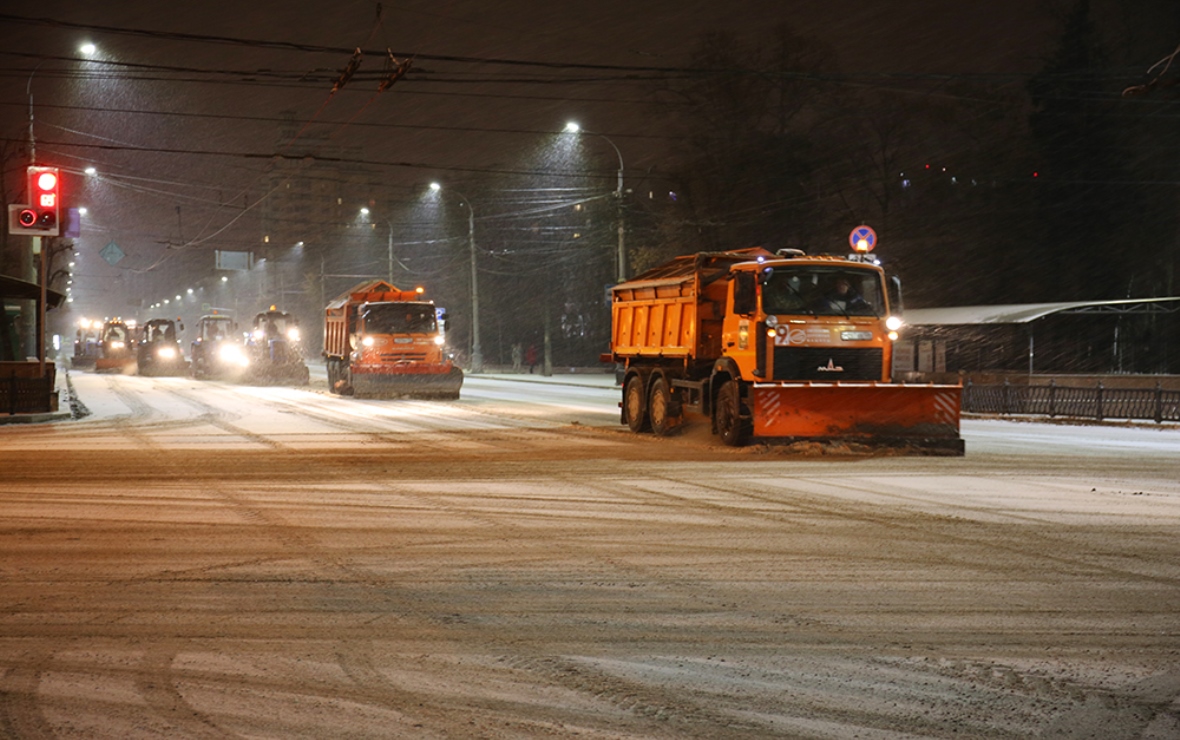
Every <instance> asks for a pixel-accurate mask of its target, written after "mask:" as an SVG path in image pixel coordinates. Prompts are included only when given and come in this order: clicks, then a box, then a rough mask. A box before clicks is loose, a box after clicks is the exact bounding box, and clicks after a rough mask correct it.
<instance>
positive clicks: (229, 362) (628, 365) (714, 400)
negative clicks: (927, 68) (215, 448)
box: [75, 240, 964, 455]
mask: <svg viewBox="0 0 1180 740" xmlns="http://www.w3.org/2000/svg"><path fill="white" fill-rule="evenodd" d="M865 244H866V242H865V241H864V240H861V241H860V242H859V243H854V244H853V247H854V249H855V251H854V253H852V254H849V255H847V256H832V255H808V254H806V253H804V252H803V251H801V250H796V249H783V250H779V251H778V252H770V251H768V250H766V249H763V248H760V247H755V248H749V249H736V250H730V251H721V252H700V253H696V254H690V255H685V256H682V257H678V258H676V259H673V260H671V261H669V262H667V263H665V264H663V265H660V266H659V267H655V268H653V269H651V270H648V271H647V272H644V273H643V274H641V275H638V276H637V277H635V278H633V279H631V280H627V281H625V282H623V283H620V284H618V285H616V286H614V287H613V288H612V289H611V339H610V352H608V353H606V354H604V355H602V356H601V358H600V359H601V360H602V362H604V363H612V364H614V365H615V367H616V368H617V372H618V375H617V377H618V378H619V380H620V384H621V386H622V400H621V402H620V404H619V406H620V409H621V414H620V422H621V423H623V424H626V425H627V426H628V427H629V428H630V429H631V430H632V431H634V432H654V433H655V434H657V435H661V436H664V435H668V434H671V433H672V432H673V431H674V430H676V429H677V428H679V427H680V426H682V425H683V424H684V423H686V420H687V415H688V414H689V413H690V412H692V413H696V414H699V415H702V416H704V417H705V418H706V419H707V420H708V421H709V422H710V425H711V429H712V431H713V433H715V434H716V435H718V436H719V437H720V439H721V441H722V442H723V443H724V444H726V445H730V446H739V445H742V444H745V443H746V442H747V441H748V440H750V439H751V438H758V439H765V440H785V441H798V440H814V441H849V442H866V443H872V444H888V445H897V446H904V447H907V448H911V449H914V450H917V451H922V452H931V453H936V454H952V455H961V454H963V452H964V446H963V440H962V438H961V437H960V435H959V408H960V393H961V388H960V387H959V386H957V385H936V384H920V383H894V382H892V380H891V370H892V357H893V342H894V340H896V339H897V337H898V334H897V331H898V329H899V328H900V327H901V325H902V321H901V318H900V309H901V289H900V284H899V283H898V282H897V281H896V279H892V280H889V279H887V278H886V275H885V272H884V270H882V268H881V266H880V264H879V263H878V262H877V260H876V259H875V258H873V257H872V256H871V254H870V253H869V252H871V245H870V246H868V247H866V246H865ZM445 327H446V312H445V311H443V310H442V309H440V308H438V307H436V306H435V305H434V303H433V301H429V300H426V299H424V297H423V289H422V288H417V289H415V290H402V289H399V288H397V287H395V286H394V285H392V284H391V283H389V282H386V281H384V280H368V281H365V282H362V283H360V284H358V285H355V286H353V287H352V288H350V289H349V290H347V291H345V292H344V293H342V294H340V295H339V296H337V297H336V298H335V299H334V300H332V301H331V302H329V303H328V305H327V306H326V307H325V310H324V349H323V356H324V360H325V366H326V370H327V379H328V387H329V390H330V391H331V392H333V393H337V394H341V395H355V396H361V397H378V398H381V397H398V396H408V397H414V398H442V399H455V398H458V397H459V392H460V389H461V387H462V385H463V372H462V370H460V369H459V367H458V366H457V365H456V364H455V363H454V361H453V360H452V358H451V355H450V354H449V353H448V351H447V348H446V333H445ZM180 328H181V329H183V326H181V327H180ZM132 331H133V329H132V327H130V326H128V324H126V323H124V322H122V321H118V320H112V321H108V322H107V323H106V325H104V326H103V329H102V334H101V342H100V346H101V352H100V357H99V358H98V361H97V367H98V369H105V368H109V367H114V366H121V365H122V364H125V363H127V362H128V361H134V355H133V354H132V352H131V348H132V341H133V339H132V336H133V335H132ZM176 331H177V327H176V325H175V324H173V322H171V321H169V320H159V319H158V320H153V321H149V322H148V323H147V324H146V325H145V327H144V334H143V336H142V338H141V339H140V340H139V349H140V352H139V365H140V371H141V372H142V373H144V374H149V373H150V374H158V373H160V372H162V371H164V370H166V369H168V368H175V367H177V366H179V367H183V366H184V359H183V355H182V354H181V353H180V351H179V344H178V343H177V341H176ZM81 343H82V333H81V332H79V344H81ZM83 354H84V353H83V352H82V350H81V349H80V348H76V350H75V362H77V361H78V358H79V357H80V356H82V355H83ZM190 356H191V361H192V362H191V367H192V374H193V376H194V377H196V378H207V377H213V378H222V379H231V380H260V379H261V380H293V381H296V382H299V383H303V384H306V383H307V382H308V380H309V371H308V368H307V365H306V363H305V361H304V353H303V349H302V337H301V335H300V329H299V324H298V321H297V320H295V319H294V317H292V316H291V314H288V313H285V312H282V311H279V310H277V309H276V307H275V306H271V307H270V309H269V310H268V311H263V312H261V313H259V314H257V315H256V316H255V317H254V322H253V326H252V327H251V328H250V329H249V330H248V331H247V332H245V333H244V334H243V333H241V332H239V330H238V325H237V323H236V322H235V321H234V320H233V319H232V318H231V317H229V316H226V315H220V314H218V313H216V312H215V313H213V314H211V315H207V316H203V317H201V319H200V321H199V322H198V325H197V336H196V338H195V339H194V341H193V342H192V346H191V355H190Z"/></svg>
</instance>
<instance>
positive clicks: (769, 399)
mask: <svg viewBox="0 0 1180 740" xmlns="http://www.w3.org/2000/svg"><path fill="white" fill-rule="evenodd" d="M961 392H962V388H961V387H960V386H957V385H896V384H892V383H852V384H849V383H784V384H774V385H769V384H767V385H755V386H754V388H753V412H754V419H753V420H754V436H756V437H850V438H865V439H872V438H877V437H881V438H886V437H889V438H904V437H924V438H939V437H941V438H953V439H957V438H958V436H959V408H960V406H959V403H960V394H961Z"/></svg>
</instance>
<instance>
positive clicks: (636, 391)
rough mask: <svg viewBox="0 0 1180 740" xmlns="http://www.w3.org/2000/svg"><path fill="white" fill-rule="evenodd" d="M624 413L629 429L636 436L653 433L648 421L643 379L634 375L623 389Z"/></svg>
mask: <svg viewBox="0 0 1180 740" xmlns="http://www.w3.org/2000/svg"><path fill="white" fill-rule="evenodd" d="M623 411H624V412H626V415H627V428H629V429H630V430H631V431H633V432H635V433H636V434H638V433H640V432H648V431H651V424H650V423H649V422H648V419H647V397H646V394H644V392H643V378H641V377H639V376H638V375H632V376H631V378H630V379H629V380H628V381H627V386H626V387H625V388H624V389H623Z"/></svg>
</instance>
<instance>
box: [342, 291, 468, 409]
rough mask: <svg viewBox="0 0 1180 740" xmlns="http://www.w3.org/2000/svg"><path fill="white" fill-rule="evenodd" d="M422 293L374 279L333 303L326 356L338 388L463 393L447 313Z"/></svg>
mask: <svg viewBox="0 0 1180 740" xmlns="http://www.w3.org/2000/svg"><path fill="white" fill-rule="evenodd" d="M422 294H423V290H422V289H421V288H417V289H415V290H401V289H399V288H397V287H395V286H393V285H391V284H390V283H388V282H386V281H384V280H370V281H366V282H363V283H359V284H358V285H355V286H353V287H352V288H350V289H349V290H347V291H345V292H344V293H341V294H340V295H339V296H337V297H336V299H335V300H333V301H332V302H330V303H329V304H328V306H327V308H326V309H325V311H324V361H325V364H326V366H327V371H328V387H329V389H330V390H331V391H332V392H333V393H339V394H342V395H356V396H360V397H392V396H409V397H414V398H443V399H455V398H458V397H459V389H460V388H461V387H462V385H463V371H462V370H460V369H459V368H458V366H456V365H455V364H454V362H452V360H451V358H450V356H449V355H448V353H447V351H446V333H445V326H446V313H445V312H443V311H442V310H440V309H438V308H437V307H436V306H435V305H434V302H433V301H427V300H424V299H423V298H422Z"/></svg>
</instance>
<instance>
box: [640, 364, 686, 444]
mask: <svg viewBox="0 0 1180 740" xmlns="http://www.w3.org/2000/svg"><path fill="white" fill-rule="evenodd" d="M675 406H676V404H675V402H674V401H673V400H672V391H671V389H669V388H668V381H667V380H666V379H665V378H656V379H655V380H654V381H652V384H651V395H650V396H649V398H648V404H647V415H648V417H649V419H650V422H651V430H652V431H653V432H655V433H656V435H658V436H660V437H666V436H668V435H669V434H671V433H672V430H673V429H675V428H676V425H677V423H678V422H679V420H680V417H679V414H677V413H676V408H675Z"/></svg>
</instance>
